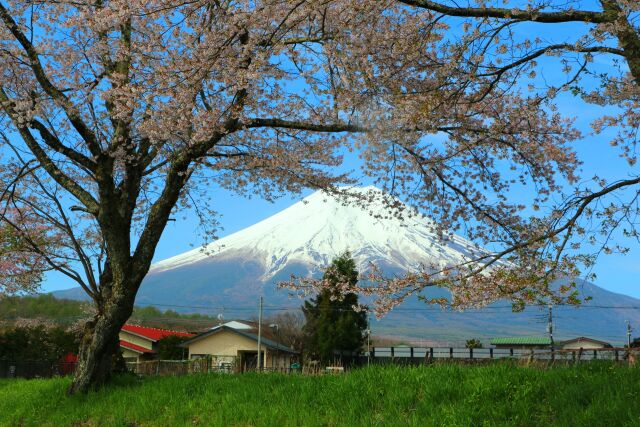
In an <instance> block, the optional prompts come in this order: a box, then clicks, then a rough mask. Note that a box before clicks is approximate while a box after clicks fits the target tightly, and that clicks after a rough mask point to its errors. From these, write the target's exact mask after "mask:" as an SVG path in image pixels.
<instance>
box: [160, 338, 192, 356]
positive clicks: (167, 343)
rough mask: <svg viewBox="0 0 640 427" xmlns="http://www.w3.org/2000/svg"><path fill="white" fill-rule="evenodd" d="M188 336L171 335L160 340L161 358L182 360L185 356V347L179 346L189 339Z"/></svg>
mask: <svg viewBox="0 0 640 427" xmlns="http://www.w3.org/2000/svg"><path fill="white" fill-rule="evenodd" d="M188 339H189V338H188V337H179V336H176V335H170V336H168V337H164V338H162V339H161V340H160V341H158V349H157V352H158V358H160V359H161V360H182V359H184V358H185V355H186V354H187V353H185V349H184V348H182V347H179V345H180V344H182V343H183V342H185V341H187V340H188Z"/></svg>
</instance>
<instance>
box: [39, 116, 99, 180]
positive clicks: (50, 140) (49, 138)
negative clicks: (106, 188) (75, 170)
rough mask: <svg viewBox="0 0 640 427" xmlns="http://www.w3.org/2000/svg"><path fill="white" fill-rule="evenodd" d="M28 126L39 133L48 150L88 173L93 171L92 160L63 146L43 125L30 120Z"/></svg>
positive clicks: (93, 163) (93, 164)
mask: <svg viewBox="0 0 640 427" xmlns="http://www.w3.org/2000/svg"><path fill="white" fill-rule="evenodd" d="M30 126H31V128H32V129H35V130H37V131H38V133H40V137H41V138H42V140H43V141H44V142H45V144H47V146H48V147H49V148H51V149H52V150H54V151H56V152H58V153H60V154H62V155H64V156H66V157H68V158H69V159H70V160H72V161H74V162H76V163H77V164H78V165H80V166H82V167H84V168H86V169H88V170H90V171H94V170H95V166H96V163H95V162H94V161H93V160H91V159H90V158H88V157H87V156H85V155H83V154H82V153H79V152H78V151H76V150H74V149H72V148H69V147H67V146H66V145H64V144H63V143H62V142H61V141H60V140H59V139H58V137H56V136H55V135H54V134H53V133H51V131H49V129H47V127H46V126H45V125H44V124H42V123H41V122H39V121H38V120H36V119H32V120H31V123H30Z"/></svg>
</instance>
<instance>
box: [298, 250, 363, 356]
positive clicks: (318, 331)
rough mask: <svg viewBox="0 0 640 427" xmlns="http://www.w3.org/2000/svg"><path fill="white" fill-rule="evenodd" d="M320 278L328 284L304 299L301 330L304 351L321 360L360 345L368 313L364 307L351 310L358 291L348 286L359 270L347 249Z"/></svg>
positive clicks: (355, 349)
mask: <svg viewBox="0 0 640 427" xmlns="http://www.w3.org/2000/svg"><path fill="white" fill-rule="evenodd" d="M323 279H324V280H326V282H327V283H328V284H329V286H327V287H326V288H325V289H324V290H323V291H322V292H320V293H319V294H318V295H317V296H316V297H315V298H312V299H311V300H310V301H305V303H304V306H303V307H302V311H303V313H304V316H305V320H306V323H305V326H304V328H303V331H304V334H305V350H306V351H307V354H308V355H310V356H311V357H313V358H314V359H318V360H320V361H321V362H322V363H330V362H331V361H333V360H334V358H335V355H334V352H335V351H357V350H360V349H361V348H362V345H363V344H364V331H365V330H366V329H367V315H366V313H365V312H364V311H357V310H354V307H356V306H357V305H358V295H357V294H355V293H353V292H349V290H350V289H354V288H355V285H356V284H357V282H358V271H357V270H356V264H355V261H354V260H353V258H351V254H350V253H349V252H345V253H344V254H342V255H341V256H340V257H338V258H337V259H335V260H334V261H333V262H332V263H331V266H330V267H329V268H328V269H327V271H326V272H325V274H324V277H323ZM345 288H346V289H345ZM345 290H346V292H345Z"/></svg>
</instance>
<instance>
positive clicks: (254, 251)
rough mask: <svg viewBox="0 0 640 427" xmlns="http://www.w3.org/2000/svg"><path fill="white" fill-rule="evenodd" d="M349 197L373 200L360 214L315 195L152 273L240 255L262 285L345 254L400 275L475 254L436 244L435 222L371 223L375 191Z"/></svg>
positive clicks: (455, 239)
mask: <svg viewBox="0 0 640 427" xmlns="http://www.w3.org/2000/svg"><path fill="white" fill-rule="evenodd" d="M349 192H350V193H355V194H356V195H360V196H361V197H368V196H374V201H373V202H371V203H370V204H369V205H368V206H367V207H366V209H363V208H362V207H361V206H358V205H355V204H353V203H351V204H346V203H344V201H341V200H336V199H335V198H333V197H330V196H328V195H326V194H324V193H322V192H320V191H318V192H315V193H313V194H312V195H310V196H308V197H306V198H305V199H303V200H302V201H300V202H297V203H295V204H294V205H292V206H291V207H289V208H287V209H285V210H283V211H281V212H279V213H277V214H275V215H273V216H271V217H269V218H267V219H265V220H263V221H261V222H258V223H257V224H255V225H252V226H250V227H248V228H245V229H243V230H241V231H238V232H237V233H234V234H231V235H229V236H227V237H224V238H222V239H220V240H217V241H216V242H214V243H211V244H209V245H208V246H206V247H204V248H203V247H201V248H197V249H194V250H191V251H189V252H185V253H183V254H181V255H177V256H175V257H172V258H168V259H166V260H163V261H160V262H158V263H156V264H154V265H153V266H152V268H151V271H150V273H152V274H153V273H160V272H163V271H168V270H173V269H176V268H180V267H185V266H188V265H191V264H197V263H202V262H206V261H207V260H211V259H216V260H221V259H225V258H231V257H234V258H235V257H238V256H241V257H243V258H245V259H252V260H254V261H257V262H259V263H261V264H262V265H263V266H264V271H265V275H264V276H263V279H265V280H266V279H269V278H271V277H273V276H274V275H276V274H277V273H278V272H280V271H281V270H283V269H284V268H285V267H286V266H287V265H289V264H291V263H301V264H306V265H310V266H315V267H319V268H321V267H324V266H326V265H328V264H329V263H330V262H331V260H332V259H333V258H334V257H335V256H337V255H338V254H340V253H342V252H344V251H345V250H350V251H351V253H352V255H353V257H354V259H355V260H356V262H357V263H358V266H359V267H360V268H363V267H365V268H366V266H367V265H368V263H369V262H371V261H382V262H384V263H385V265H386V266H387V267H391V268H398V269H401V270H412V269H416V268H418V267H419V266H420V265H439V266H445V265H454V264H457V263H460V262H463V261H466V260H469V259H470V258H471V257H473V254H474V253H477V252H478V248H477V247H475V246H474V245H473V244H472V243H471V242H469V241H467V240H465V239H464V238H462V237H459V236H455V235H454V236H452V237H451V238H449V239H447V240H445V241H443V240H442V239H439V238H438V236H437V235H436V233H435V231H434V228H435V227H434V223H433V221H431V220H430V219H428V218H425V217H423V216H421V215H414V216H412V217H409V218H404V219H399V218H396V217H394V216H392V215H388V216H389V218H387V219H380V218H375V217H374V216H373V215H371V213H373V214H379V213H381V212H383V213H384V212H387V211H388V208H387V207H386V206H385V205H384V203H383V202H382V201H381V200H379V198H380V197H382V196H383V194H382V192H381V190H379V189H378V188H376V187H364V188H352V189H349Z"/></svg>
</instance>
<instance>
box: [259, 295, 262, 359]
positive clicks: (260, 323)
mask: <svg viewBox="0 0 640 427" xmlns="http://www.w3.org/2000/svg"><path fill="white" fill-rule="evenodd" d="M260 371H262V296H261V297H260V311H259V313H258V372H260Z"/></svg>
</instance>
